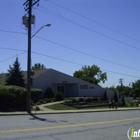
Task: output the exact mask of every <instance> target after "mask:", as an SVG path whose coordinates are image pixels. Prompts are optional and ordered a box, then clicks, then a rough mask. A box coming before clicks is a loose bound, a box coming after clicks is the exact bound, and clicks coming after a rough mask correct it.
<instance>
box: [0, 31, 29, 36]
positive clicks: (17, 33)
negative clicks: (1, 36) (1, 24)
mask: <svg viewBox="0 0 140 140" xmlns="http://www.w3.org/2000/svg"><path fill="white" fill-rule="evenodd" d="M0 32H5V33H15V34H24V35H27V33H23V32H17V31H7V30H0Z"/></svg>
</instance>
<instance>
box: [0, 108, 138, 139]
mask: <svg viewBox="0 0 140 140" xmlns="http://www.w3.org/2000/svg"><path fill="white" fill-rule="evenodd" d="M130 127H134V128H135V129H136V130H138V129H140V111H138V110H136V111H117V112H94V113H73V114H47V115H38V116H36V117H32V116H29V115H19V116H0V140H128V138H127V135H126V134H127V130H128V129H129V128H130ZM139 139H140V138H139Z"/></svg>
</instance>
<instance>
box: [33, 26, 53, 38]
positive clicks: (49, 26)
mask: <svg viewBox="0 0 140 140" xmlns="http://www.w3.org/2000/svg"><path fill="white" fill-rule="evenodd" d="M46 26H48V27H50V26H51V24H50V23H47V24H46V25H44V26H42V27H40V28H39V29H38V30H37V31H36V32H35V33H34V34H33V35H32V36H31V38H33V37H34V36H35V35H36V34H37V33H38V32H39V31H40V30H41V29H43V28H44V27H46Z"/></svg>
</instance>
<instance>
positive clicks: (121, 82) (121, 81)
mask: <svg viewBox="0 0 140 140" xmlns="http://www.w3.org/2000/svg"><path fill="white" fill-rule="evenodd" d="M119 83H120V84H121V95H122V87H123V78H121V79H119Z"/></svg>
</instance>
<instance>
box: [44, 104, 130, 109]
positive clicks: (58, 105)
mask: <svg viewBox="0 0 140 140" xmlns="http://www.w3.org/2000/svg"><path fill="white" fill-rule="evenodd" d="M45 107H46V108H49V109H53V110H87V109H110V108H109V106H96V107H85V108H79V109H78V108H74V107H70V106H67V105H64V104H54V105H49V106H45ZM118 108H124V107H122V106H119V107H118ZM126 108H127V107H126ZM114 109H115V108H114Z"/></svg>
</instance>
